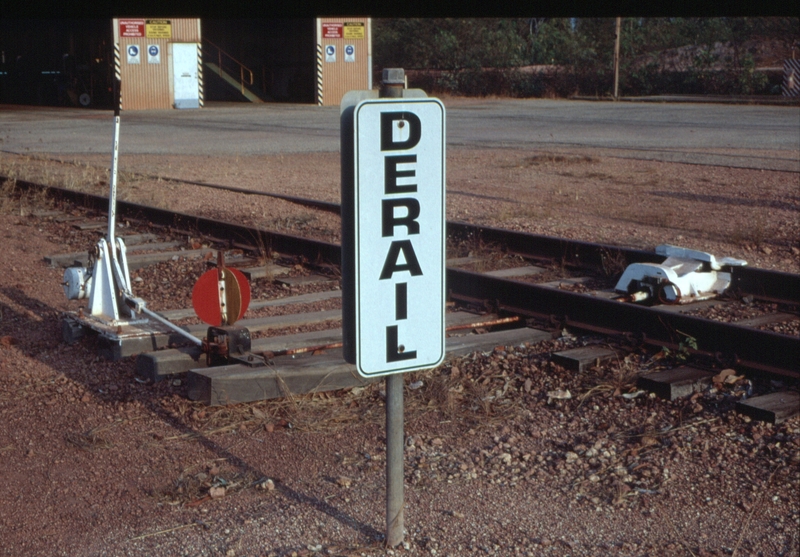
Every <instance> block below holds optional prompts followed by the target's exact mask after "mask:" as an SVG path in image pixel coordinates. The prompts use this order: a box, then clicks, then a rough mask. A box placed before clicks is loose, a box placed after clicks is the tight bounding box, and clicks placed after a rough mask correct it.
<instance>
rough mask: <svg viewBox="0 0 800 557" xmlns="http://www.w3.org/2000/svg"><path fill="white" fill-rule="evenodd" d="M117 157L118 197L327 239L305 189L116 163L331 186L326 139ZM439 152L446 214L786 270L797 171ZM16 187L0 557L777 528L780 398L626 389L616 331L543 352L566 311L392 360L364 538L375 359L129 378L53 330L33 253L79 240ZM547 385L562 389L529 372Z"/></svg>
mask: <svg viewBox="0 0 800 557" xmlns="http://www.w3.org/2000/svg"><path fill="white" fill-rule="evenodd" d="M50 156H51V157H53V158H63V157H62V156H61V155H59V154H58V153H55V154H53V155H50ZM106 159H107V157H101V156H95V155H92V156H77V157H76V156H72V155H70V156H69V161H70V163H71V164H63V163H56V162H52V161H48V160H42V158H41V157H38V158H34V157H18V156H14V155H10V154H7V153H0V175H6V176H10V177H16V178H19V179H29V180H32V181H47V182H48V183H53V184H57V185H62V186H67V187H75V188H81V189H85V190H86V191H92V193H97V194H101V195H102V194H105V193H106V188H107V186H106V180H107V169H106V168H104V166H105V165H107V163H108V161H107V160H106ZM120 162H121V168H122V171H123V173H122V175H121V181H120V196H121V198H123V199H129V200H132V201H138V202H142V203H149V204H153V205H157V206H162V207H170V208H172V209H177V210H180V211H185V212H194V213H198V214H202V215H207V216H211V217H215V218H224V219H226V220H232V221H237V222H245V223H247V224H256V225H259V226H263V227H265V228H271V229H278V230H284V231H289V232H292V233H295V234H302V235H307V236H312V237H316V238H321V239H325V240H327V241H338V238H339V222H338V217H336V216H335V215H331V214H329V213H321V212H319V211H314V210H311V209H307V208H304V207H300V206H298V205H294V204H291V203H288V202H285V201H279V200H275V199H271V198H267V197H261V196H243V195H240V194H233V193H229V192H220V191H215V190H211V189H209V188H202V187H197V186H190V185H187V184H183V183H180V182H175V181H168V180H164V179H163V178H162V179H161V180H158V179H153V178H147V177H143V176H141V174H146V175H153V174H158V175H160V176H162V177H172V178H178V179H182V180H192V181H200V180H202V181H206V182H208V183H214V184H221V185H231V186H237V187H246V188H250V189H252V190H254V191H260V192H273V193H281V194H289V195H296V196H300V197H308V198H314V199H321V200H325V201H333V202H338V199H339V161H338V155H337V154H334V153H315V154H304V155H274V156H265V155H258V156H252V157H214V158H212V157H192V156H186V157H179V156H172V155H137V156H136V157H128V158H125V157H123V158H121V160H120ZM447 164H448V205H447V214H448V218H450V219H454V220H462V221H467V222H473V223H480V224H486V225H492V226H501V227H506V228H514V229H519V230H526V231H530V232H536V233H540V234H548V235H554V236H565V237H569V238H575V239H582V240H588V241H595V242H604V243H615V244H620V245H626V246H632V247H640V248H646V249H651V248H653V247H654V246H655V245H657V244H660V243H672V244H677V245H681V246H685V247H689V248H695V249H702V250H705V251H709V252H711V253H713V254H714V255H716V256H718V257H722V256H732V257H737V258H741V259H745V260H747V261H748V262H749V264H751V265H754V266H758V267H764V268H770V269H777V270H781V271H786V272H791V273H798V272H800V222H799V219H798V214H800V213H799V211H800V196H798V175H797V174H796V173H791V172H775V171H759V170H743V169H730V168H724V167H706V166H697V165H686V164H675V163H663V162H653V161H635V160H627V159H619V158H612V157H606V156H599V155H596V154H587V153H578V152H573V153H563V152H560V153H555V152H542V151H526V150H519V149H508V150H470V149H453V150H452V151H451V152H450V153H448V161H447ZM36 207H41V200H37V199H32V198H25V199H22V200H20V199H17V198H15V197H13V196H12V195H10V194H9V192H8V191H4V192H3V193H2V194H0V234H2V237H3V240H4V242H3V245H4V247H3V252H4V253H3V262H4V264H3V265H2V266H0V423H2V426H0V458H2V463H3V464H2V470H3V477H4V480H5V488H4V489H3V490H2V492H0V532H2V537H3V543H2V544H1V545H0V555H9V556H12V555H14V556H17V555H26V556H28V555H30V556H39V555H41V556H45V555H46V556H51V555H69V556H74V555H86V556H90V555H104V556H123V555H125V556H128V555H148V556H168V555H169V556H172V555H187V556H189V555H191V556H200V555H203V556H217V555H223V556H226V557H236V556H245V555H247V556H264V555H269V556H280V557H284V556H293V555H296V556H310V555H339V556H353V557H355V556H370V557H372V556H383V555H420V556H422V555H431V556H433V555H438V556H450V557H462V556H478V555H494V556H498V557H501V556H502V557H504V556H517V555H521V556H522V555H524V556H533V555H537V556H538V555H553V556H556V555H558V556H563V555H574V556H579V555H586V556H595V555H631V556H634V555H636V556H639V555H651V556H662V555H667V556H671V555H676V556H678V555H697V556H700V555H703V556H709V555H731V554H735V555H739V556H741V555H759V556H773V555H774V556H777V555H787V556H788V555H796V554H797V551H798V549H799V548H800V534H798V532H799V531H800V497H798V493H800V421H798V419H793V420H790V421H788V422H785V423H783V424H779V425H774V426H773V425H768V424H763V423H757V422H753V421H750V420H749V419H748V418H744V417H742V416H739V415H736V414H734V413H732V412H730V411H729V410H730V408H731V407H732V405H733V404H734V403H735V400H737V399H738V397H741V396H742V394H743V389H746V385H745V384H744V383H739V384H738V385H734V386H731V387H729V388H728V387H726V388H722V389H719V390H715V391H713V392H712V391H708V392H704V393H700V394H698V395H697V396H695V397H693V398H692V399H691V400H681V401H676V402H665V401H662V400H659V399H656V398H653V397H650V396H648V395H645V394H640V395H637V396H628V397H625V396H622V395H624V394H627V395H631V394H633V393H635V389H634V388H633V380H634V379H635V377H636V375H637V374H638V373H643V372H649V371H654V370H656V369H659V368H660V367H662V366H665V365H671V364H674V363H675V362H671V361H668V359H665V358H664V357H663V354H661V355H659V353H658V352H653V351H649V352H648V351H634V352H633V353H632V354H631V355H630V356H629V357H628V358H625V359H622V360H620V361H616V362H612V363H611V364H608V365H604V366H602V367H600V368H597V369H593V370H591V371H590V372H588V373H582V374H575V373H572V372H568V371H566V370H564V369H563V368H561V367H560V366H557V365H554V364H553V363H552V362H551V361H550V360H549V356H548V355H549V351H552V350H561V349H564V348H568V347H575V346H581V345H583V344H587V343H592V342H596V341H597V339H593V338H592V337H575V336H572V335H567V336H564V337H562V338H560V339H556V340H552V341H549V342H547V343H544V344H543V345H535V346H524V345H523V346H515V347H498V348H497V349H495V350H494V351H491V352H489V353H485V354H481V353H476V354H473V355H470V356H468V357H465V358H461V359H458V360H454V361H450V362H448V363H446V364H444V365H443V366H442V367H441V368H439V369H437V370H434V371H430V372H425V373H415V374H409V375H408V376H407V377H406V385H407V387H408V388H407V390H406V435H407V436H408V440H407V443H406V445H407V447H406V465H405V473H406V482H407V483H406V528H407V535H406V547H400V548H397V549H395V550H386V549H384V548H382V546H381V540H380V538H381V536H382V534H383V532H384V520H385V508H384V504H385V503H384V481H385V480H384V467H385V450H384V437H383V435H384V429H383V416H384V414H383V412H384V407H383V398H382V393H381V389H382V384H381V383H376V384H374V385H372V386H370V387H368V388H366V389H363V390H361V389H353V390H348V391H342V392H336V393H331V394H327V395H316V396H315V397H296V398H292V399H286V400H279V401H271V402H262V403H254V404H243V405H237V406H235V407H230V408H227V407H226V408H206V407H203V406H201V405H199V404H196V403H192V402H190V401H188V400H187V399H186V397H185V385H184V384H181V383H180V382H171V381H164V382H161V383H158V384H156V385H148V384H142V383H140V382H138V381H137V380H136V378H135V374H134V362H133V361H132V359H129V360H125V361H122V362H116V363H111V362H107V361H104V360H102V359H100V358H98V357H97V355H96V349H95V347H94V346H93V345H92V344H91V342H89V341H87V342H81V343H78V344H75V345H66V344H64V343H62V342H61V332H60V319H59V317H60V312H62V311H64V310H66V309H71V308H73V306H72V305H71V304H74V303H75V302H68V301H67V300H66V299H65V298H64V295H63V291H62V288H61V286H60V282H61V274H62V273H61V271H60V270H57V269H51V268H48V267H47V266H46V265H45V264H44V262H43V261H42V258H43V257H44V256H45V255H50V254H54V253H64V252H71V251H81V250H84V249H88V248H89V247H90V241H89V240H88V239H87V236H86V235H85V234H82V233H81V234H79V233H72V234H71V233H70V232H69V231H68V230H67V229H65V228H64V227H63V226H60V225H58V224H57V223H54V222H52V221H48V220H45V219H41V218H37V217H34V216H32V214H31V211H32V210H33V209H34V208H36ZM189 267H190V266H189V265H188V264H187V268H189ZM163 272H166V271H163ZM190 274H191V273H187V274H186V277H183V278H182V280H190V279H191V277H190V276H189V275H190ZM143 277H144V280H146V281H155V280H158V275H156V273H155V272H153V273H152V274H150V275H147V274H143ZM166 278H169V279H173V280H177V278H176V277H166ZM261 291H263V292H264V294H265V295H274V294H275V293H274V291H271V290H270V289H268V288H267V287H263V288H262V290H261ZM166 294H167V293H165V294H163V295H162V294H158V289H153V300H152V303H153V305H154V307H155V308H156V309H170V308H172V307H183V306H185V305H186V303H185V302H186V301H185V300H182V302H181V303H180V304H178V303H176V301H175V300H170V299H169V297H168V296H167V295H166ZM159 304H161V305H160V307H158V306H159ZM308 309H311V308H308ZM418 381H421V382H422V386H421V388H415V389H411V385H412V383H415V382H418ZM565 391H569V393H570V398H558V397H554V396H551V393H554V392H562V393H563V392H565ZM268 480H271V481H268ZM220 488H222V490H221V491H220ZM212 490H214V491H213V492H212Z"/></svg>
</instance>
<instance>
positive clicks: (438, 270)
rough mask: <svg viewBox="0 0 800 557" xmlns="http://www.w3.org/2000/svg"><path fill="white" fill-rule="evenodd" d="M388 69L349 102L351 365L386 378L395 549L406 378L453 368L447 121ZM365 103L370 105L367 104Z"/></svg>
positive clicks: (345, 146)
mask: <svg viewBox="0 0 800 557" xmlns="http://www.w3.org/2000/svg"><path fill="white" fill-rule="evenodd" d="M403 73H404V72H403V71H402V70H397V69H392V70H384V85H388V87H385V88H384V89H383V90H382V91H381V96H380V98H375V96H376V95H375V94H374V92H372V91H351V92H350V93H348V94H347V95H345V97H344V99H343V100H342V131H341V133H342V147H341V153H342V290H343V292H342V294H343V301H342V305H343V311H342V321H343V323H342V324H343V333H344V339H343V340H344V356H345V360H347V361H348V362H350V363H353V364H355V365H356V368H357V370H358V373H359V374H360V375H361V376H362V377H377V376H386V545H387V547H395V546H397V545H398V544H400V543H401V542H402V541H403V528H404V511H403V447H404V433H403V377H402V375H400V374H401V373H404V372H409V371H417V370H422V369H430V368H434V367H436V366H438V365H439V364H440V363H441V362H442V360H443V359H444V352H445V351H444V347H445V344H444V330H445V326H444V306H445V274H444V268H445V266H444V259H445V218H444V215H445V158H444V155H445V112H444V106H443V105H442V103H441V102H440V101H439V100H437V99H429V98H427V96H426V95H425V94H424V93H423V92H421V91H418V90H406V89H403V83H404V81H405V79H404V75H403ZM359 101H360V102H359Z"/></svg>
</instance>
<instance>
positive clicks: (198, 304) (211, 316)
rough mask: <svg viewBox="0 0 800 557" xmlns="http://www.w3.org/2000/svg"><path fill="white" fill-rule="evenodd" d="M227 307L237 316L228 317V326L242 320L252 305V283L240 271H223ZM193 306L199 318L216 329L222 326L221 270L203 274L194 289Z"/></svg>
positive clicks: (228, 269)
mask: <svg viewBox="0 0 800 557" xmlns="http://www.w3.org/2000/svg"><path fill="white" fill-rule="evenodd" d="M223 282H224V283H225V296H226V307H228V308H229V309H231V310H232V311H235V313H236V315H230V314H229V315H228V323H227V324H228V325H233V324H234V323H235V322H236V321H238V320H239V319H241V318H242V316H243V315H244V314H245V312H246V311H247V307H248V306H249V305H250V283H249V282H247V277H245V276H244V274H242V272H241V271H239V270H238V269H231V268H229V267H225V268H224V269H223ZM192 306H193V307H194V311H195V313H196V314H197V317H199V318H200V319H202V320H203V321H204V322H205V323H208V324H209V325H212V326H214V327H219V326H220V325H222V308H220V296H219V269H210V270H208V271H206V272H205V273H203V274H202V275H201V276H200V278H199V279H197V282H196V283H195V285H194V288H193V289H192Z"/></svg>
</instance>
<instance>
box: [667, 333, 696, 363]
mask: <svg viewBox="0 0 800 557" xmlns="http://www.w3.org/2000/svg"><path fill="white" fill-rule="evenodd" d="M677 332H678V333H680V334H681V335H683V340H681V341H680V342H679V343H678V348H677V349H676V350H675V351H672V350H670V349H669V348H667V347H666V346H663V347H662V348H661V353H660V354H661V357H662V358H670V357H671V358H672V359H673V360H675V361H676V362H677V363H681V364H684V363H686V362H687V361H688V360H689V357H690V356H691V355H692V353H691V350H697V339H696V338H694V337H693V336H690V335H687V334H686V333H681V331H677Z"/></svg>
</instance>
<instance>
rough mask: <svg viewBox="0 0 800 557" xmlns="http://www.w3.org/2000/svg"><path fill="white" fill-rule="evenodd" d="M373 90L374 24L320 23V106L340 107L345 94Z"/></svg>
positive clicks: (361, 20) (347, 20)
mask: <svg viewBox="0 0 800 557" xmlns="http://www.w3.org/2000/svg"><path fill="white" fill-rule="evenodd" d="M369 89H372V20H371V19H370V18H364V17H340V18H331V17H324V18H318V19H317V104H318V105H320V106H330V105H338V104H339V103H340V102H341V100H342V97H343V96H344V94H345V93H347V92H348V91H352V90H369Z"/></svg>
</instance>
